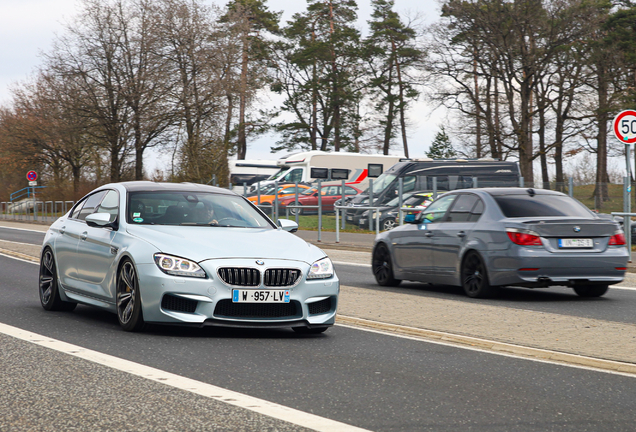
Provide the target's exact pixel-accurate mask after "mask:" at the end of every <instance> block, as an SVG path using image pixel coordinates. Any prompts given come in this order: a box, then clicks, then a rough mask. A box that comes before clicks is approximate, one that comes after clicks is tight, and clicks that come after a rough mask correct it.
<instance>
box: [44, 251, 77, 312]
mask: <svg viewBox="0 0 636 432" xmlns="http://www.w3.org/2000/svg"><path fill="white" fill-rule="evenodd" d="M38 291H39V293H40V303H41V304H42V307H43V308H44V309H45V310H48V311H72V310H73V309H75V307H76V306H77V303H73V302H65V301H63V300H62V298H61V297H60V288H59V286H58V285H57V269H56V267H55V257H54V256H53V251H52V250H51V249H49V248H46V249H45V250H44V253H42V257H41V258H40V280H39V290H38Z"/></svg>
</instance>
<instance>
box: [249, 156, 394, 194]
mask: <svg viewBox="0 0 636 432" xmlns="http://www.w3.org/2000/svg"><path fill="white" fill-rule="evenodd" d="M400 159H402V157H401V156H385V155H371V154H362V153H347V152H324V151H319V150H314V151H308V152H303V153H296V154H292V155H290V156H288V157H287V158H285V159H281V160H279V161H278V166H279V168H280V170H279V171H278V172H277V173H276V174H274V175H272V176H271V177H270V178H268V179H267V180H266V181H261V183H260V184H261V187H263V186H265V185H268V184H273V183H274V182H275V181H278V182H279V183H283V182H284V183H296V182H298V183H311V182H312V181H315V179H312V178H311V168H346V169H348V170H349V178H348V179H347V180H346V182H347V184H350V185H354V186H355V187H357V188H358V189H365V188H366V187H367V185H368V183H369V179H368V170H367V168H368V166H369V164H381V165H382V166H383V171H386V170H387V169H389V168H390V167H392V166H393V165H395V164H396V163H398V162H399V161H400ZM250 190H252V191H253V190H256V185H253V186H252V187H251V188H250Z"/></svg>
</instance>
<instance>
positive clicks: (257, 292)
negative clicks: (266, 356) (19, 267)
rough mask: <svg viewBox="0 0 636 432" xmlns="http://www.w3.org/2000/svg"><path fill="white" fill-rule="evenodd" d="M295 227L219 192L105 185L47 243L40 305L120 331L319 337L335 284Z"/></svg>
mask: <svg viewBox="0 0 636 432" xmlns="http://www.w3.org/2000/svg"><path fill="white" fill-rule="evenodd" d="M297 229H298V225H297V224H296V223H295V222H292V221H289V220H280V221H279V225H276V224H274V222H272V221H271V220H270V219H269V218H268V217H267V216H266V215H265V214H264V213H263V212H261V211H260V210H259V209H258V208H256V207H255V206H254V205H253V204H251V203H250V202H249V201H248V200H247V199H245V198H243V197H241V196H239V195H237V194H235V193H233V192H230V191H228V190H225V189H219V188H215V187H211V186H205V185H198V184H190V183H182V184H173V183H154V182H127V183H115V184H108V185H105V186H102V187H100V188H98V189H96V190H94V191H93V192H91V193H89V194H88V195H86V196H85V197H84V198H83V199H81V200H80V201H78V202H77V204H76V205H75V206H73V208H72V209H71V210H70V211H69V212H68V213H67V214H65V215H64V216H62V217H61V218H59V219H58V220H57V221H55V222H54V223H53V224H52V225H51V227H50V229H49V230H48V232H47V233H46V236H45V239H44V243H43V245H42V253H41V260H40V277H39V293H40V300H41V303H42V307H44V309H46V310H73V309H74V308H75V306H76V305H77V303H81V304H85V305H91V306H96V307H99V308H103V309H106V310H109V311H112V312H114V313H116V315H117V319H118V321H119V324H120V325H121V327H122V328H123V329H124V330H128V331H136V330H141V329H142V328H143V327H144V324H145V323H163V324H180V325H194V326H205V325H216V326H232V327H267V328H273V327H291V328H292V329H293V330H295V331H297V332H299V333H321V332H324V331H325V330H326V329H327V328H328V327H330V326H332V325H333V324H334V322H335V317H336V308H337V305H338V294H339V291H340V283H339V280H338V277H337V276H336V273H335V271H334V268H333V265H332V263H331V260H330V259H329V258H328V257H327V256H326V254H325V253H324V252H323V251H322V250H320V249H319V248H317V247H316V246H313V245H311V244H309V243H307V242H305V241H304V240H302V239H300V238H299V237H297V236H295V235H293V234H292V233H291V232H293V231H295V230H297ZM290 231H291V232H290Z"/></svg>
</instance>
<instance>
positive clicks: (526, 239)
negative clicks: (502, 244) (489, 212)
mask: <svg viewBox="0 0 636 432" xmlns="http://www.w3.org/2000/svg"><path fill="white" fill-rule="evenodd" d="M506 234H508V238H510V241H512V242H513V243H514V244H517V245H519V246H541V245H543V243H541V238H540V237H539V236H538V235H536V234H530V233H527V232H519V231H511V230H506Z"/></svg>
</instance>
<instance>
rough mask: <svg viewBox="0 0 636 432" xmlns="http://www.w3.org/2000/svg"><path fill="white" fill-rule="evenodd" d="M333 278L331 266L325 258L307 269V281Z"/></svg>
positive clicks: (329, 261)
mask: <svg viewBox="0 0 636 432" xmlns="http://www.w3.org/2000/svg"><path fill="white" fill-rule="evenodd" d="M331 276H333V264H332V263H331V260H330V259H329V258H327V257H325V258H323V259H320V260H318V261H316V262H315V263H313V264H312V265H311V267H310V268H309V274H308V275H307V279H327V278H330V277H331Z"/></svg>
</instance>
